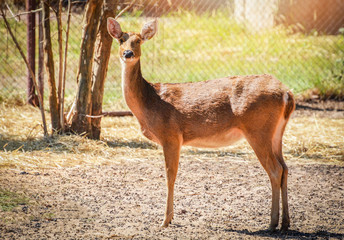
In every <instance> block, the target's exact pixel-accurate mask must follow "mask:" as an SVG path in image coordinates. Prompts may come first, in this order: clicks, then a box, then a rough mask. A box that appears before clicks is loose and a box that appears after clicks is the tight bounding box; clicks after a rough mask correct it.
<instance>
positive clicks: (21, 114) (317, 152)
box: [0, 104, 344, 170]
mask: <svg viewBox="0 0 344 240" xmlns="http://www.w3.org/2000/svg"><path fill="white" fill-rule="evenodd" d="M48 122H49V119H48ZM284 154H285V158H286V160H287V161H302V162H303V163H305V162H309V163H312V162H314V161H317V162H319V161H320V162H323V163H329V164H332V163H335V164H344V119H327V118H316V117H304V118H293V119H291V121H290V123H289V125H288V127H287V130H286V133H285V136H284ZM229 157H230V159H231V160H233V161H235V160H237V161H242V160H244V159H246V160H247V159H252V160H253V159H254V160H255V159H256V157H255V155H254V153H253V151H252V149H251V148H250V147H249V145H248V144H247V143H246V141H241V142H239V143H237V144H235V145H234V146H230V147H226V148H221V149H210V150H209V149H196V148H191V147H185V148H183V150H182V160H183V159H190V158H193V159H197V160H199V161H211V160H213V159H219V158H223V159H225V158H227V159H228V158H229ZM147 159H148V160H152V159H154V160H155V159H156V160H157V161H162V150H161V148H160V147H159V146H157V145H155V144H152V143H151V142H149V141H148V140H147V139H145V138H144V137H143V136H142V134H141V133H140V130H139V125H138V123H137V121H136V119H135V118H132V117H125V118H104V119H103V122H102V140H101V141H94V140H89V139H86V138H84V137H79V136H54V137H51V138H48V139H44V138H43V131H42V126H41V120H40V114H39V111H38V109H36V108H32V107H29V106H13V105H6V104H2V105H1V106H0V167H7V168H16V169H20V170H24V169H32V168H56V167H57V168H60V167H75V166H80V165H83V166H84V165H89V166H95V165H104V164H121V163H122V162H123V161H145V160H147Z"/></svg>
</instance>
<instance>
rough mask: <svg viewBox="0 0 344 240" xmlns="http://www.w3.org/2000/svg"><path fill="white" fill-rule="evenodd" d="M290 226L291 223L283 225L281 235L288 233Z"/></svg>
mask: <svg viewBox="0 0 344 240" xmlns="http://www.w3.org/2000/svg"><path fill="white" fill-rule="evenodd" d="M289 226H290V224H289V223H286V224H283V223H282V227H281V233H286V232H287V231H288V228H289Z"/></svg>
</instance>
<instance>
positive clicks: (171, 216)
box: [160, 212, 173, 228]
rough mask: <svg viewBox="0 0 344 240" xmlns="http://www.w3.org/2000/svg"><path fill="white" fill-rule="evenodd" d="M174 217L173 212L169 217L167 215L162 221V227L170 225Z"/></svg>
mask: <svg viewBox="0 0 344 240" xmlns="http://www.w3.org/2000/svg"><path fill="white" fill-rule="evenodd" d="M172 218H173V212H172V214H170V215H169V216H168V217H165V219H164V221H163V222H162V224H161V225H160V227H162V228H166V227H168V225H169V224H170V223H171V222H172Z"/></svg>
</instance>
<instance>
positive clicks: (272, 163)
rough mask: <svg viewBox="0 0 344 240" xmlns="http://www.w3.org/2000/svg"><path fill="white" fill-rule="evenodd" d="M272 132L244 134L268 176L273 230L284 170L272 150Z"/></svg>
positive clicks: (272, 229)
mask: <svg viewBox="0 0 344 240" xmlns="http://www.w3.org/2000/svg"><path fill="white" fill-rule="evenodd" d="M272 134H273V132H269V131H268V130H267V131H256V132H252V131H250V132H249V134H248V133H246V134H245V137H246V139H247V141H248V142H249V144H250V145H251V147H252V148H253V150H254V152H255V153H256V155H257V157H258V159H259V161H260V163H261V164H262V166H263V168H264V169H265V171H266V172H267V174H268V176H269V178H270V182H271V188H272V205H271V222H270V227H269V230H270V231H275V230H276V227H277V226H278V221H279V199H280V189H281V183H282V176H283V171H284V170H283V166H282V164H281V163H280V161H279V160H278V159H277V157H276V156H275V154H274V152H273V143H272Z"/></svg>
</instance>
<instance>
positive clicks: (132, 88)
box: [122, 61, 151, 118]
mask: <svg viewBox="0 0 344 240" xmlns="http://www.w3.org/2000/svg"><path fill="white" fill-rule="evenodd" d="M150 88H151V86H150V84H149V83H148V82H147V81H146V80H145V79H144V78H143V77H142V73H141V65H140V61H137V62H136V63H124V62H122V89H123V95H124V97H125V101H126V102H127V105H128V107H129V108H130V110H131V111H132V112H133V114H134V115H135V116H136V117H138V118H140V117H141V116H142V112H143V110H144V109H145V106H144V104H145V99H146V95H147V93H148V92H149V91H150Z"/></svg>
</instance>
